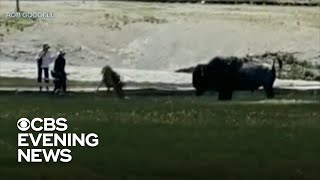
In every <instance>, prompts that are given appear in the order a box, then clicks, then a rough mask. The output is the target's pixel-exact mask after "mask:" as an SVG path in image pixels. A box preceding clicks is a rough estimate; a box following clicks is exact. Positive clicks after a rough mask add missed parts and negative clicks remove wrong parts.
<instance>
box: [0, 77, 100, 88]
mask: <svg viewBox="0 0 320 180" xmlns="http://www.w3.org/2000/svg"><path fill="white" fill-rule="evenodd" d="M98 84H99V82H88V81H70V80H69V81H68V86H69V87H97V86H98ZM0 86H2V87H38V86H39V85H38V83H37V80H36V79H28V78H19V77H0ZM50 86H51V87H53V82H52V80H51V81H50Z"/></svg>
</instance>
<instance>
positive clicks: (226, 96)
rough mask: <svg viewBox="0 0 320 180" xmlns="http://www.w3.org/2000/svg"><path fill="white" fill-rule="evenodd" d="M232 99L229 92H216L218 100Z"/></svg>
mask: <svg viewBox="0 0 320 180" xmlns="http://www.w3.org/2000/svg"><path fill="white" fill-rule="evenodd" d="M231 99H232V91H230V90H224V91H219V92H218V100H222V101H225V100H231Z"/></svg>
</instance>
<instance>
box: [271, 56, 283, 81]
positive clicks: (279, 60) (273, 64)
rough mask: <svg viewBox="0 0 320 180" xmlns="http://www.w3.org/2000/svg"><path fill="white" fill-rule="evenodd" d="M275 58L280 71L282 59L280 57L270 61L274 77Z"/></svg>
mask: <svg viewBox="0 0 320 180" xmlns="http://www.w3.org/2000/svg"><path fill="white" fill-rule="evenodd" d="M276 60H277V61H278V63H279V71H280V72H281V70H282V60H281V59H280V58H276V59H273V62H272V73H273V75H274V77H276V68H275V64H276Z"/></svg>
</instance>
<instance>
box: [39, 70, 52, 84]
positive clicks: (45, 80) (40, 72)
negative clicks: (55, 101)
mask: <svg viewBox="0 0 320 180" xmlns="http://www.w3.org/2000/svg"><path fill="white" fill-rule="evenodd" d="M42 71H44V82H45V83H49V68H40V67H38V83H41V82H42Z"/></svg>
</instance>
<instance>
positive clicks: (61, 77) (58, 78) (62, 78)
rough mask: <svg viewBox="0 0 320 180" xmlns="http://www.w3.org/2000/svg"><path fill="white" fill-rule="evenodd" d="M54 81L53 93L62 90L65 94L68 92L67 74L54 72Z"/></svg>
mask: <svg viewBox="0 0 320 180" xmlns="http://www.w3.org/2000/svg"><path fill="white" fill-rule="evenodd" d="M53 77H54V80H53V83H54V90H53V93H56V92H58V91H60V89H61V88H62V91H63V92H66V91H67V75H66V73H65V72H54V74H53Z"/></svg>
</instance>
